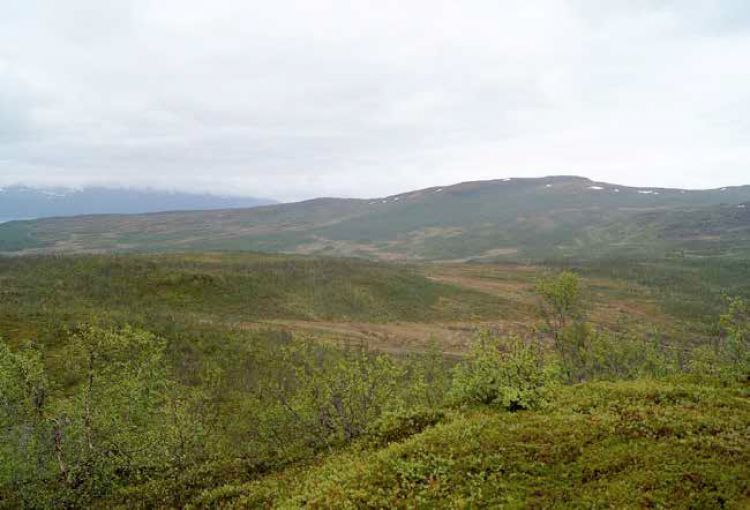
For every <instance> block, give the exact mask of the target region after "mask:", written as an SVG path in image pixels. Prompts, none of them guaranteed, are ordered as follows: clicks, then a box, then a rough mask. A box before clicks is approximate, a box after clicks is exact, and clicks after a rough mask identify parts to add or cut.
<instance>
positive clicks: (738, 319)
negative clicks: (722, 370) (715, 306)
mask: <svg viewBox="0 0 750 510" xmlns="http://www.w3.org/2000/svg"><path fill="white" fill-rule="evenodd" d="M719 325H720V326H721V329H722V330H723V331H724V333H725V335H726V337H725V340H724V349H723V350H724V352H725V356H726V362H727V365H728V367H727V372H728V375H729V376H730V377H732V378H737V379H750V301H747V300H745V299H742V298H740V297H735V298H730V299H728V307H727V311H726V313H725V314H723V315H722V316H721V317H720V319H719Z"/></svg>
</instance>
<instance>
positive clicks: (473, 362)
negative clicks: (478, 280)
mask: <svg viewBox="0 0 750 510" xmlns="http://www.w3.org/2000/svg"><path fill="white" fill-rule="evenodd" d="M556 372H557V367H556V365H555V364H553V363H549V362H548V360H547V359H546V356H544V354H543V351H542V348H541V347H540V346H539V344H537V343H534V342H524V341H523V340H521V339H519V338H518V337H515V336H510V337H507V338H500V337H496V336H492V335H490V334H489V333H488V332H483V333H481V334H480V335H479V336H478V338H477V339H476V340H475V341H474V343H473V345H472V347H471V350H470V352H469V355H468V356H467V358H466V360H464V361H463V362H461V363H459V364H458V365H457V366H456V367H455V369H454V371H453V385H452V387H451V391H450V394H449V400H450V401H451V402H452V403H454V404H484V405H491V406H496V407H501V408H503V409H507V410H510V411H515V410H519V409H533V408H537V407H540V406H542V405H543V404H544V403H545V402H546V396H547V392H548V389H549V386H550V384H551V383H552V382H553V381H554V380H555V379H556Z"/></svg>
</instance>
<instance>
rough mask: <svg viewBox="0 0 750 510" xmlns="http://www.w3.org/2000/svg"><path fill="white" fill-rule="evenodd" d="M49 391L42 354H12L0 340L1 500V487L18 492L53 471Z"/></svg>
mask: <svg viewBox="0 0 750 510" xmlns="http://www.w3.org/2000/svg"><path fill="white" fill-rule="evenodd" d="M48 391H49V383H48V381H47V378H46V376H45V373H44V366H43V363H42V356H41V353H40V352H39V351H38V350H36V349H35V348H34V347H33V346H28V347H26V348H25V349H23V350H21V351H17V352H14V351H12V350H11V349H10V348H9V347H8V345H7V344H5V342H3V340H2V339H0V459H2V462H0V500H2V486H3V485H6V484H8V485H10V486H11V487H13V488H14V489H15V490H19V489H21V488H22V487H23V486H24V485H25V484H26V483H28V482H29V481H30V480H33V479H34V478H35V477H36V476H38V475H39V474H40V473H49V472H50V470H51V469H52V467H51V465H50V461H49V459H48V457H49V454H50V445H49V443H48V442H47V441H46V438H47V437H49V435H50V425H49V422H48V420H47V416H46V409H47V402H46V400H47V398H48Z"/></svg>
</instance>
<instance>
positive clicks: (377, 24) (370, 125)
mask: <svg viewBox="0 0 750 510" xmlns="http://www.w3.org/2000/svg"><path fill="white" fill-rule="evenodd" d="M749 69H750V2H747V1H746V0H712V1H708V0H700V1H698V0H673V1H669V0H661V1H659V0H650V1H648V0H608V1H602V0H590V1H587V0H567V1H565V0H523V1H520V0H518V1H512V0H486V1H485V0H464V1H461V2H457V1H455V0H451V1H442V0H397V1H394V0H274V1H272V2H269V1H267V0H263V1H258V0H210V1H209V0H201V1H198V0H107V1H106V2H102V1H101V0H65V1H64V2H61V1H60V0H2V2H0V186H3V185H9V184H14V183H23V184H27V185H35V186H46V185H64V186H77V187H80V186H85V185H109V186H121V185H122V186H129V187H156V188H165V189H175V190H184V191H204V192H212V193H221V194H247V195H254V196H262V197H272V198H276V199H279V200H284V201H292V200H301V199H306V198H312V197H317V196H341V197H343V196H347V197H375V196H385V195H389V194H394V193H398V192H403V191H408V190H412V189H417V188H424V187H429V186H439V185H448V184H452V183H456V182H461V181H467V180H480V179H497V178H505V177H533V176H545V175H559V174H564V175H581V176H586V177H589V178H592V179H594V180H599V181H606V182H613V183H617V184H625V185H635V186H665V187H683V188H714V187H721V186H729V185H740V184H750V71H749Z"/></svg>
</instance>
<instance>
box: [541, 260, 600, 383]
mask: <svg viewBox="0 0 750 510" xmlns="http://www.w3.org/2000/svg"><path fill="white" fill-rule="evenodd" d="M536 293H537V295H538V296H539V313H540V315H541V317H542V318H543V319H544V321H545V323H546V326H547V328H548V329H549V331H550V332H551V333H552V338H553V340H554V347H555V350H556V351H557V353H558V355H559V356H560V358H561V361H562V364H563V369H564V370H565V371H566V372H567V375H568V378H569V379H570V380H580V379H581V378H582V376H583V372H582V369H583V367H584V366H585V364H586V360H585V351H586V344H587V341H588V339H589V337H590V336H591V334H592V330H591V328H590V326H589V325H588V324H587V323H586V303H585V300H584V297H583V292H582V289H581V283H580V280H579V278H578V276H577V275H576V274H575V273H573V272H571V271H564V272H562V273H561V274H560V275H559V276H557V277H556V278H546V279H543V280H541V281H539V282H538V283H537V286H536Z"/></svg>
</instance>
